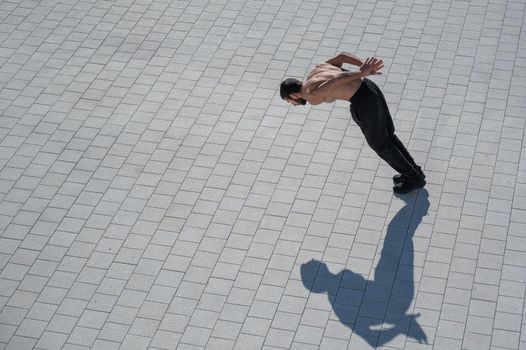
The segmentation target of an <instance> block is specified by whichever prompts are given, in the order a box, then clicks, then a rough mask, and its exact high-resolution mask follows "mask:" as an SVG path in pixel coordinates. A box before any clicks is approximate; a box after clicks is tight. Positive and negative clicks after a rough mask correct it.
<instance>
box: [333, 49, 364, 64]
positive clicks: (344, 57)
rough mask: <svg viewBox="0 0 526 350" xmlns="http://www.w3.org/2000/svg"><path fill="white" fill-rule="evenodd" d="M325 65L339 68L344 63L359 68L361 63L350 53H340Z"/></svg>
mask: <svg viewBox="0 0 526 350" xmlns="http://www.w3.org/2000/svg"><path fill="white" fill-rule="evenodd" d="M327 63H329V64H332V65H333V66H336V67H340V68H341V66H342V64H344V63H349V64H352V65H354V66H358V67H360V66H361V65H362V64H363V61H362V60H361V59H359V58H358V57H356V56H355V55H353V54H351V53H348V52H341V53H339V54H338V55H337V56H336V57H333V58H331V59H330V60H328V61H327Z"/></svg>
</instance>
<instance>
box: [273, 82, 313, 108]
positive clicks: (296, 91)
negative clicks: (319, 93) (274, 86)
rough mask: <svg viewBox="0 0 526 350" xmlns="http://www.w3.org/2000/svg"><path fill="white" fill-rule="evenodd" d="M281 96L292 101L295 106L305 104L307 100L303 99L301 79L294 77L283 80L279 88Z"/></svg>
mask: <svg viewBox="0 0 526 350" xmlns="http://www.w3.org/2000/svg"><path fill="white" fill-rule="evenodd" d="M279 93H280V95H281V98H282V99H284V100H285V101H287V102H289V103H292V104H293V105H294V106H297V105H305V104H306V103H307V101H306V100H305V99H303V97H302V94H301V81H299V80H298V79H294V78H288V79H285V80H283V81H282V82H281V86H280V89H279Z"/></svg>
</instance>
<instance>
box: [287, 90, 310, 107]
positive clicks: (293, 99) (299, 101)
mask: <svg viewBox="0 0 526 350" xmlns="http://www.w3.org/2000/svg"><path fill="white" fill-rule="evenodd" d="M285 101H287V102H288V103H290V104H292V105H294V106H299V105H302V106H304V105H305V104H307V101H306V100H305V99H303V98H301V97H299V96H298V94H297V93H293V94H290V95H289V97H285Z"/></svg>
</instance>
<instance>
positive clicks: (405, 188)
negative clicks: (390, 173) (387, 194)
mask: <svg viewBox="0 0 526 350" xmlns="http://www.w3.org/2000/svg"><path fill="white" fill-rule="evenodd" d="M425 185H426V180H425V176H424V174H420V173H417V174H415V175H402V177H401V181H400V182H399V183H397V184H395V185H394V186H393V191H394V192H395V193H398V194H404V193H409V192H411V191H413V190H417V189H419V188H422V187H424V186H425Z"/></svg>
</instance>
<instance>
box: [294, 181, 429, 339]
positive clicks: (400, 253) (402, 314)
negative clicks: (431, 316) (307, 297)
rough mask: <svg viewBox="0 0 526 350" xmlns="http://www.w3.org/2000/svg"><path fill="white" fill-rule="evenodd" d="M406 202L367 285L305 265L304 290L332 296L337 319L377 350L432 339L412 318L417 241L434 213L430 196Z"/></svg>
mask: <svg viewBox="0 0 526 350" xmlns="http://www.w3.org/2000/svg"><path fill="white" fill-rule="evenodd" d="M398 198H400V199H402V200H403V201H404V202H405V205H404V207H403V208H401V209H400V210H399V211H398V212H397V213H396V215H395V216H394V217H393V219H392V220H391V222H390V223H389V225H388V226H387V232H386V236H385V241H384V245H383V248H382V252H381V254H380V259H379V261H378V264H377V266H376V268H375V271H374V279H373V280H366V279H365V278H363V277H362V276H361V275H359V274H357V273H354V272H353V271H351V270H348V269H346V270H343V271H340V272H339V273H338V274H333V273H331V272H330V271H329V270H328V268H327V265H326V264H325V263H323V262H321V261H317V260H314V259H313V260H311V261H309V262H307V263H305V264H302V265H301V279H302V281H303V284H304V286H305V287H306V288H307V289H309V290H310V291H311V292H314V293H327V294H328V297H329V301H330V303H331V305H332V307H333V310H334V313H335V314H336V316H338V318H339V319H340V321H341V322H342V323H343V324H344V325H346V326H347V327H349V328H351V329H352V330H353V331H354V333H356V334H358V335H359V336H360V337H361V338H363V339H364V340H365V341H366V342H367V343H368V344H369V345H371V346H372V347H377V346H382V345H384V344H386V343H387V342H389V341H391V340H392V339H393V338H395V337H396V336H397V335H399V334H406V335H407V336H409V337H411V338H414V339H415V340H417V341H418V342H419V343H423V342H425V343H427V336H426V334H425V333H424V331H423V329H422V327H421V326H420V325H419V324H418V322H417V321H416V318H417V317H418V316H419V314H417V315H414V314H407V312H408V311H409V308H410V306H411V303H412V302H413V298H414V294H415V286H414V277H413V272H414V271H413V270H414V248H413V239H412V238H413V235H414V233H415V230H416V228H417V227H418V225H419V224H420V223H421V222H422V219H423V217H424V216H425V215H426V214H427V211H428V209H429V193H428V192H427V191H426V190H425V189H421V190H420V191H419V192H418V194H417V195H416V196H415V195H403V196H398Z"/></svg>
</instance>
